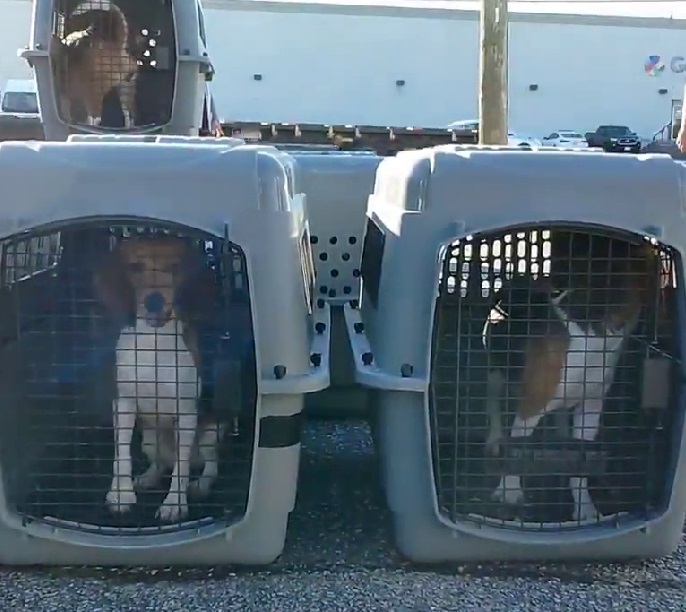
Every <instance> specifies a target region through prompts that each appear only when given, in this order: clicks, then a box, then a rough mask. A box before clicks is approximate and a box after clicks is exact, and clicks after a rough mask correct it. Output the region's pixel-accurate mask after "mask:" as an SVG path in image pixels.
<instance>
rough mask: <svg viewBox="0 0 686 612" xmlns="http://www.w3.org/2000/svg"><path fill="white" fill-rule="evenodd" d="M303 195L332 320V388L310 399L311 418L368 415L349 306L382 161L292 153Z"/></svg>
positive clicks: (322, 296)
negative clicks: (358, 377)
mask: <svg viewBox="0 0 686 612" xmlns="http://www.w3.org/2000/svg"><path fill="white" fill-rule="evenodd" d="M290 156H291V157H292V158H293V159H294V160H295V162H296V170H295V173H296V175H297V180H298V184H299V187H300V189H302V191H303V192H304V193H305V194H306V196H307V213H308V217H309V222H310V233H311V236H310V242H311V243H312V251H313V256H314V265H315V268H316V270H317V287H316V292H317V300H318V302H319V304H320V305H321V304H324V303H327V302H328V303H329V304H330V306H331V317H332V340H331V362H330V365H331V387H329V388H328V389H327V390H325V391H324V392H322V393H319V394H316V395H310V396H309V397H308V398H307V399H306V405H307V409H308V414H316V415H318V416H337V415H352V414H359V413H364V412H366V409H367V393H366V391H365V390H363V389H361V388H360V387H359V385H356V384H355V366H354V364H353V361H352V356H351V353H350V346H349V343H348V338H347V333H346V329H345V321H344V318H343V308H342V306H343V304H344V303H345V302H347V301H349V300H350V299H353V298H354V299H357V298H358V297H359V291H360V260H361V256H362V235H363V233H364V223H365V211H366V210H367V198H368V197H369V194H370V193H371V191H372V188H373V186H374V176H375V174H376V168H377V167H378V165H379V162H380V161H381V158H380V157H379V156H377V155H375V154H374V153H368V152H359V153H347V152H341V151H335V150H316V149H315V150H312V149H310V150H308V149H297V148H296V147H295V146H293V148H292V149H291V150H290Z"/></svg>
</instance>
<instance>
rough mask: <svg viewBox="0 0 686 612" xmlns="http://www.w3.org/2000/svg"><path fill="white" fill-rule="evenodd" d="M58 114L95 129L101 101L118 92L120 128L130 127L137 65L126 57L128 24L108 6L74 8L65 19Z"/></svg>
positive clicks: (97, 1) (99, 1)
mask: <svg viewBox="0 0 686 612" xmlns="http://www.w3.org/2000/svg"><path fill="white" fill-rule="evenodd" d="M57 43H58V51H57V54H56V68H57V69H56V78H57V82H58V86H59V88H60V91H59V109H60V114H61V116H62V117H64V118H68V119H69V121H71V122H74V123H84V124H86V125H98V124H99V123H100V118H101V115H102V105H103V99H104V97H105V95H106V94H107V93H109V92H110V91H111V90H113V89H115V90H117V91H118V92H119V98H120V101H121V106H122V111H123V113H124V124H125V126H126V127H129V126H130V125H131V124H132V113H133V101H134V97H135V82H136V81H135V79H136V74H137V71H138V61H137V60H136V58H135V57H133V56H132V55H131V53H130V52H129V24H128V21H127V19H126V16H125V15H124V13H123V12H122V10H121V9H120V8H119V7H118V6H117V5H116V4H115V3H114V2H110V0H89V1H87V2H82V3H81V4H79V5H78V6H77V7H76V8H75V9H74V10H73V11H72V13H71V14H70V15H68V16H67V18H66V19H65V24H64V34H63V37H62V38H61V39H60V40H58V41H57Z"/></svg>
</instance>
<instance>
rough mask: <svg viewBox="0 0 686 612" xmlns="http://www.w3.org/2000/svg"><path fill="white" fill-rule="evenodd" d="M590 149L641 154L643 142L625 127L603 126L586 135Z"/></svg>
mask: <svg viewBox="0 0 686 612" xmlns="http://www.w3.org/2000/svg"><path fill="white" fill-rule="evenodd" d="M586 142H587V143H588V146H589V147H601V148H602V149H603V150H604V151H608V152H610V151H611V152H622V153H639V152H640V151H641V140H640V138H639V137H638V136H637V135H636V134H635V133H634V132H632V131H631V130H630V129H629V128H628V127H626V126H625V125H601V126H600V127H598V129H597V130H596V131H595V132H588V133H587V134H586Z"/></svg>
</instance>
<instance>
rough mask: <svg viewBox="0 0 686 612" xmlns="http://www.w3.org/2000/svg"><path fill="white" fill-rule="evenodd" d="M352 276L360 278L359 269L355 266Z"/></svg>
mask: <svg viewBox="0 0 686 612" xmlns="http://www.w3.org/2000/svg"><path fill="white" fill-rule="evenodd" d="M353 276H354V277H355V278H360V271H359V270H358V269H357V268H355V269H354V270H353Z"/></svg>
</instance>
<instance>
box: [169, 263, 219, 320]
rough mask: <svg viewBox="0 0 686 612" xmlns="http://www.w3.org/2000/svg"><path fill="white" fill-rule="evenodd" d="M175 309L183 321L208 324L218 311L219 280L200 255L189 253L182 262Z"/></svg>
mask: <svg viewBox="0 0 686 612" xmlns="http://www.w3.org/2000/svg"><path fill="white" fill-rule="evenodd" d="M174 301H175V307H176V309H177V310H178V312H179V314H180V316H181V318H182V319H185V320H191V321H194V322H195V321H197V322H206V321H208V320H211V319H212V318H213V317H214V315H215V314H216V312H217V310H216V307H217V280H216V278H215V274H214V271H213V270H211V269H210V268H208V267H207V264H206V262H205V260H204V258H203V257H202V256H200V254H199V253H192V252H188V253H186V255H185V256H184V258H183V260H182V262H181V276H180V279H179V282H178V283H177V286H176V295H175V297H174Z"/></svg>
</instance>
